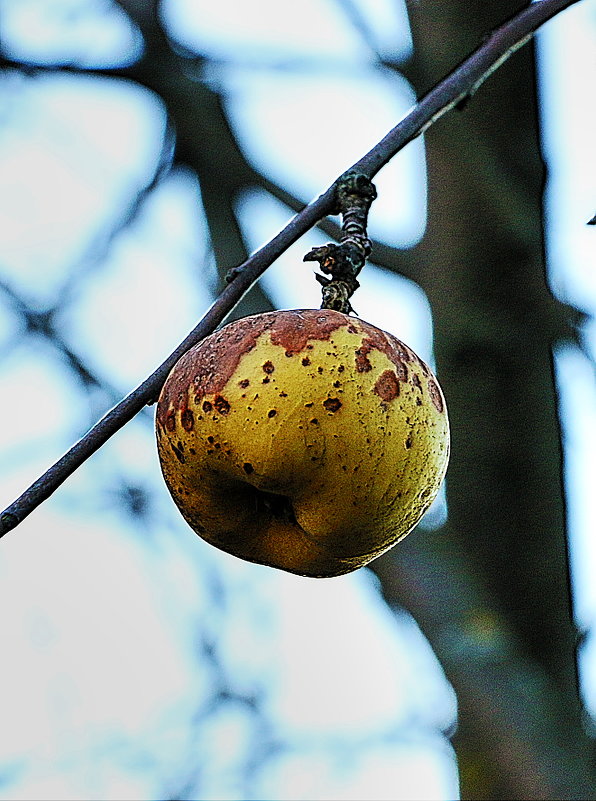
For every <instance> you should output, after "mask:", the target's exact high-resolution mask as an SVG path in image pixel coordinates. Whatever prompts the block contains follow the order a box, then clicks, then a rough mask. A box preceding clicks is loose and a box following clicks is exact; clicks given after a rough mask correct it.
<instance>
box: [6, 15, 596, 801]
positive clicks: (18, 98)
mask: <svg viewBox="0 0 596 801" xmlns="http://www.w3.org/2000/svg"><path fill="white" fill-rule="evenodd" d="M522 5H523V4H522V3H521V2H519V0H517V1H516V2H513V0H494V2H492V3H490V4H487V3H485V2H483V1H482V0H466V2H463V0H449V1H448V2H441V3H434V2H431V0H418V1H417V2H411V3H408V4H406V3H405V2H404V0H375V2H373V3H367V2H365V0H303V1H302V2H301V3H292V4H290V3H287V4H286V3H283V4H280V3H274V2H271V0H251V2H238V0H219V1H218V2H217V3H213V2H209V0H162V2H158V1H157V0H155V1H153V0H144V1H143V0H117V2H116V1H115V0H0V188H1V191H0V409H1V415H0V420H1V422H0V505H1V506H2V508H4V507H5V506H6V505H8V504H9V503H10V502H11V501H12V500H13V499H14V498H15V497H16V496H17V495H18V494H19V493H20V492H21V491H22V490H23V489H25V487H26V486H28V485H29V484H30V483H31V482H32V481H33V480H35V479H36V478H37V477H38V476H39V475H40V474H41V473H42V472H43V471H44V470H45V469H46V468H47V467H48V466H49V465H50V464H51V463H52V462H54V461H55V460H56V459H57V458H58V457H59V456H60V455H61V454H62V453H63V452H64V451H65V450H66V449H67V448H68V447H69V446H70V445H71V444H72V442H73V441H75V440H76V439H77V438H78V437H80V436H81V435H82V434H83V433H84V432H85V431H86V430H87V429H88V428H89V426H91V425H92V424H93V423H94V422H95V421H96V420H97V419H98V417H100V416H101V415H102V414H103V413H104V412H105V411H106V410H107V409H108V408H110V407H111V406H112V405H113V404H114V403H116V402H117V401H118V400H119V399H120V398H121V397H123V396H124V395H125V394H127V393H128V392H129V391H130V390H131V389H132V388H133V387H134V386H136V385H137V384H138V383H139V382H140V381H141V380H143V379H144V378H145V376H146V375H147V374H149V373H150V372H151V371H152V370H153V369H154V368H155V367H156V366H157V365H158V364H159V363H160V362H161V361H162V360H163V359H164V358H165V357H166V356H167V355H168V354H169V353H170V352H171V351H172V350H173V349H174V347H175V346H176V345H177V344H178V342H179V341H180V340H181V339H182V338H183V337H184V336H185V334H186V333H187V332H188V330H190V328H192V327H193V325H194V324H195V322H196V320H198V319H199V317H200V316H201V315H202V313H203V312H204V311H205V310H206V309H207V308H208V307H209V305H210V304H211V302H212V301H213V299H214V297H215V296H216V294H217V292H218V291H219V290H220V289H221V287H222V286H223V276H224V275H225V273H226V271H227V270H228V269H229V268H230V267H231V266H234V265H236V264H239V263H241V262H242V261H243V260H244V259H245V258H246V256H247V255H248V254H249V253H250V252H252V251H253V250H255V249H256V248H257V247H259V246H260V245H261V244H263V243H264V242H265V241H267V240H268V239H270V238H271V237H272V236H273V235H275V234H276V233H277V232H278V230H279V229H280V228H281V227H282V226H283V225H284V224H285V223H286V222H287V221H288V220H289V219H290V217H291V216H292V215H293V213H295V212H296V211H298V210H299V209H300V208H302V206H303V205H304V204H305V203H307V202H308V201H309V200H311V199H312V198H314V197H316V196H317V195H318V194H319V193H321V192H322V191H324V190H325V189H326V188H327V187H328V186H329V184H330V183H331V182H332V181H333V180H334V179H335V178H336V177H337V175H339V174H340V173H341V172H343V171H344V170H345V169H346V168H347V167H349V166H350V165H351V164H352V163H353V162H354V161H356V160H357V159H358V158H359V157H360V156H361V155H362V154H363V153H364V152H365V151H366V150H368V149H369V148H370V147H371V146H372V145H374V144H375V143H376V142H377V141H378V140H379V139H380V138H381V137H382V136H383V135H384V134H385V133H386V132H387V130H388V129H389V128H391V127H392V126H393V125H394V124H395V123H396V122H397V121H398V120H399V119H400V118H401V117H402V116H404V114H405V113H406V112H407V111H408V109H409V108H410V107H411V106H412V105H413V104H414V102H415V99H416V97H421V96H422V94H423V93H424V92H425V91H427V90H428V89H429V88H430V87H431V86H433V85H434V84H435V83H436V82H437V81H438V80H439V79H440V78H442V77H443V76H444V75H445V74H446V73H447V72H449V71H450V70H451V69H452V68H453V67H454V66H455V65H457V64H458V63H459V62H460V61H461V60H462V59H463V58H464V57H465V56H466V55H467V54H468V53H469V52H470V51H471V50H472V49H473V48H475V47H476V46H477V45H478V44H479V43H480V42H481V41H482V39H483V37H484V36H485V35H486V34H487V33H489V32H490V30H491V29H493V28H494V27H496V26H497V25H498V24H500V23H501V22H502V21H504V20H505V19H507V18H508V17H510V16H511V15H512V14H514V13H515V12H516V11H518V10H520V8H521V7H522ZM595 40H596V3H594V2H593V0H582V1H581V2H578V3H577V4H575V5H574V6H572V7H571V8H570V9H569V10H567V11H565V12H563V13H562V14H560V15H558V16H557V17H556V18H555V19H554V20H553V21H551V22H550V23H548V24H547V25H546V26H545V27H544V29H543V30H542V31H541V32H540V33H539V35H538V37H537V38H536V40H535V42H533V43H531V44H530V45H526V46H525V47H524V48H523V49H522V50H521V51H519V52H518V53H516V54H515V56H513V57H512V58H511V59H510V61H509V62H507V63H506V64H505V65H504V66H503V67H502V68H501V69H499V71H498V72H497V73H496V74H495V75H494V76H493V77H492V78H491V79H490V80H489V81H488V82H487V84H485V85H484V86H483V87H482V89H481V90H480V91H479V92H478V94H477V95H476V96H474V97H473V98H472V99H471V100H470V101H469V102H468V103H467V104H466V106H465V108H464V109H462V110H461V111H454V112H451V113H450V114H449V115H447V116H446V117H445V118H443V119H442V120H441V121H440V122H439V123H437V124H436V125H435V126H433V127H432V128H431V129H430V131H429V132H428V133H427V135H426V136H425V137H424V139H418V140H416V141H415V142H412V143H411V144H410V145H408V147H407V148H405V149H404V150H403V151H402V152H401V153H400V154H399V155H398V156H397V157H396V158H394V159H393V161H392V162H391V163H390V164H389V165H388V166H387V167H386V168H385V169H384V170H383V171H382V172H381V173H380V174H379V175H378V177H377V178H376V180H375V183H376V185H377V188H378V191H379V198H378V200H377V201H375V203H374V204H373V208H372V212H371V217H370V228H369V235H370V236H371V237H372V239H373V252H372V257H371V263H370V264H369V265H367V267H366V268H365V270H364V271H363V273H362V276H361V284H362V287H361V289H360V290H359V291H358V292H357V294H356V295H355V297H354V299H353V303H354V307H355V308H356V311H357V313H358V315H359V316H360V317H362V318H364V319H366V320H368V321H369V322H371V323H373V324H375V325H377V326H379V327H381V328H384V329H386V330H388V331H390V332H392V333H393V334H395V335H396V336H398V337H400V338H401V339H403V340H405V341H406V342H407V343H408V344H410V345H411V346H412V347H414V349H415V350H417V351H418V353H419V354H420V355H421V356H422V357H423V358H425V359H427V360H429V361H431V363H432V364H433V365H434V366H435V368H436V370H437V373H438V376H439V379H440V381H441V384H442V386H443V389H444V391H445V394H446V397H447V401H448V408H449V412H450V418H451V424H452V435H453V442H452V457H451V463H450V468H449V471H448V474H447V480H446V484H445V491H444V492H443V493H442V495H441V497H440V498H439V499H438V501H437V502H436V503H435V504H434V505H433V507H432V508H431V510H430V511H429V512H428V514H427V515H426V517H425V519H424V520H423V521H422V522H421V524H420V525H419V526H418V528H417V530H416V531H415V532H414V533H413V534H412V535H411V536H410V537H408V538H407V539H406V540H405V541H404V542H403V543H402V544H400V545H399V546H398V547H397V548H395V549H394V550H393V551H391V552H389V553H388V554H386V555H385V556H383V557H382V558H381V559H379V560H377V561H376V562H374V563H373V565H372V567H371V569H362V570H360V571H358V572H357V573H354V574H351V575H349V576H344V577H340V578H336V579H330V580H321V581H318V580H312V579H304V578H300V577H297V576H291V575H285V574H282V573H280V572H277V571H274V570H271V569H268V568H265V567H261V566H258V565H252V564H248V563H243V562H241V561H240V560H237V559H235V558H234V557H232V556H229V555H227V554H224V553H222V552H219V551H216V550H215V549H213V548H211V547H210V546H208V545H207V544H205V543H204V542H203V541H201V540H200V539H199V538H198V537H196V535H195V534H193V532H192V531H190V529H189V528H188V527H187V526H186V524H185V523H184V522H183V520H182V518H181V517H180V515H179V514H178V512H177V510H176V509H175V507H174V505H173V503H172V501H171V499H170V496H169V495H168V493H167V490H166V489H165V486H164V484H163V481H162V478H161V474H160V471H159V465H158V461H157V457H156V452H155V444H154V435H153V410H152V409H149V408H147V409H145V411H144V412H142V413H141V414H139V415H138V417H137V418H135V419H134V420H133V421H132V422H131V423H129V424H128V425H127V426H126V427H125V428H124V429H123V430H122V431H120V432H119V433H118V434H117V435H116V436H114V437H113V438H112V439H111V440H110V442H108V443H107V444H106V445H105V446H104V447H103V448H102V449H101V450H100V451H99V452H98V453H97V454H96V455H95V456H93V457H92V458H91V459H89V460H88V462H87V463H86V464H85V465H84V466H83V467H82V468H81V469H79V470H78V471H77V473H76V474H75V475H73V476H72V477H71V478H70V479H69V480H68V481H67V482H66V483H65V484H64V485H63V486H62V487H61V488H60V490H58V491H57V492H56V493H55V495H54V496H53V497H52V498H51V499H50V500H49V501H47V502H46V503H45V504H43V505H42V506H41V507H40V508H39V509H37V510H36V511H35V512H34V513H32V514H31V515H30V517H28V518H27V520H26V521H25V522H24V523H23V524H22V525H21V526H19V527H18V528H17V529H15V530H14V531H13V532H11V533H10V534H9V535H8V536H7V537H6V538H5V539H3V540H2V542H1V543H0V610H1V612H0V643H1V646H0V648H1V650H0V798H2V799H11V800H12V799H44V800H45V799H152V798H160V799H180V800H181V801H182V800H185V799H205V801H207V800H208V799H279V801H284V800H285V799H288V800H290V799H313V800H314V801H316V800H317V799H330V800H331V799H337V800H338V801H340V800H341V801H343V800H344V799H345V800H346V801H348V799H354V800H356V799H363V798H367V799H371V800H373V801H374V800H375V799H376V800H378V801H381V800H382V799H421V801H422V800H423V799H441V800H442V799H455V798H458V797H462V798H469V799H497V798H498V799H500V798H503V799H506V798H516V799H546V798H578V799H579V798H582V799H587V798H596V767H595V765H594V715H596V652H595V642H594V637H593V634H594V620H595V615H596V585H595V582H594V581H593V580H592V576H593V574H594V571H595V570H596V548H595V544H594V537H593V531H594V528H595V526H596V514H595V511H594V505H593V503H592V500H593V487H592V485H593V475H594V456H593V454H594V453H595V452H596V433H595V432H596V412H595V410H596V390H595V387H594V373H593V370H594V354H595V350H596V334H595V330H594V324H593V322H592V317H593V313H594V310H595V309H596V279H595V277H594V266H593V265H594V253H595V249H596V241H595V237H596V229H594V228H591V227H588V226H587V225H586V223H587V221H588V220H589V219H590V218H591V217H593V216H594V214H595V213H596V166H595V162H594V157H593V149H594V148H593V143H594V140H595V137H596V106H595V105H594V104H593V102H592V95H593V86H594V83H595V81H596V48H595ZM337 222H338V221H337V219H336V218H334V219H328V220H326V221H324V222H323V223H322V225H321V228H320V229H317V230H314V231H312V232H311V233H310V234H308V235H307V236H304V237H303V238H302V240H301V241H300V242H299V243H297V244H296V245H295V246H293V247H292V248H290V250H289V251H288V252H287V253H286V254H285V255H284V256H283V257H282V258H280V259H279V260H278V262H277V263H276V264H275V265H273V266H272V267H271V268H270V270H269V271H268V272H267V273H266V274H265V276H264V277H263V278H262V280H261V281H260V282H259V284H258V286H257V287H255V288H254V289H253V290H252V291H251V292H250V293H249V294H248V295H247V296H246V297H245V298H244V300H243V301H242V303H241V304H240V305H239V306H238V307H237V308H236V309H235V311H234V313H233V316H234V317H237V316H243V315H246V314H251V313H255V312H258V311H263V310H267V309H271V308H291V307H318V306H319V305H320V292H319V286H318V284H317V283H316V282H315V280H314V278H313V274H312V268H311V267H310V266H308V265H305V264H303V263H302V256H303V255H304V254H305V253H306V252H307V251H308V250H309V249H310V248H311V247H313V246H315V245H319V244H323V243H324V242H326V241H328V239H329V238H332V237H334V236H335V235H337V232H338V227H337Z"/></svg>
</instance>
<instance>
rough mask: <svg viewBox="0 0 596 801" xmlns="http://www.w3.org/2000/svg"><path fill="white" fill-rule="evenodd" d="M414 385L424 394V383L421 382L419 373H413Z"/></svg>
mask: <svg viewBox="0 0 596 801" xmlns="http://www.w3.org/2000/svg"><path fill="white" fill-rule="evenodd" d="M412 384H413V385H414V386H415V387H416V389H419V390H420V392H422V382H421V381H420V376H419V375H418V373H412Z"/></svg>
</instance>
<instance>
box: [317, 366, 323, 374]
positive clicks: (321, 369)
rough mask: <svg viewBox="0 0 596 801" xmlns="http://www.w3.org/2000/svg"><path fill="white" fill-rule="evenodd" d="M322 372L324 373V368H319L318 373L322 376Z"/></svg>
mask: <svg viewBox="0 0 596 801" xmlns="http://www.w3.org/2000/svg"><path fill="white" fill-rule="evenodd" d="M322 372H323V368H322V367H317V373H318V374H319V375H320V374H321V373H322Z"/></svg>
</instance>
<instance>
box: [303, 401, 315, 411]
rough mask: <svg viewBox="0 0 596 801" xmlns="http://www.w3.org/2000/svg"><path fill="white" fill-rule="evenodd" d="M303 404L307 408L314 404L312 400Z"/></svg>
mask: <svg viewBox="0 0 596 801" xmlns="http://www.w3.org/2000/svg"><path fill="white" fill-rule="evenodd" d="M304 405H305V407H306V408H307V409H310V407H311V406H314V404H313V402H312V401H310V403H305V404H304Z"/></svg>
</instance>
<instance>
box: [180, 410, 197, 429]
mask: <svg viewBox="0 0 596 801" xmlns="http://www.w3.org/2000/svg"><path fill="white" fill-rule="evenodd" d="M180 422H181V423H182V428H183V429H184V430H185V431H192V429H193V428H194V425H195V416H194V414H193V413H192V410H191V409H185V410H184V411H183V412H182V415H181V417H180Z"/></svg>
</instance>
